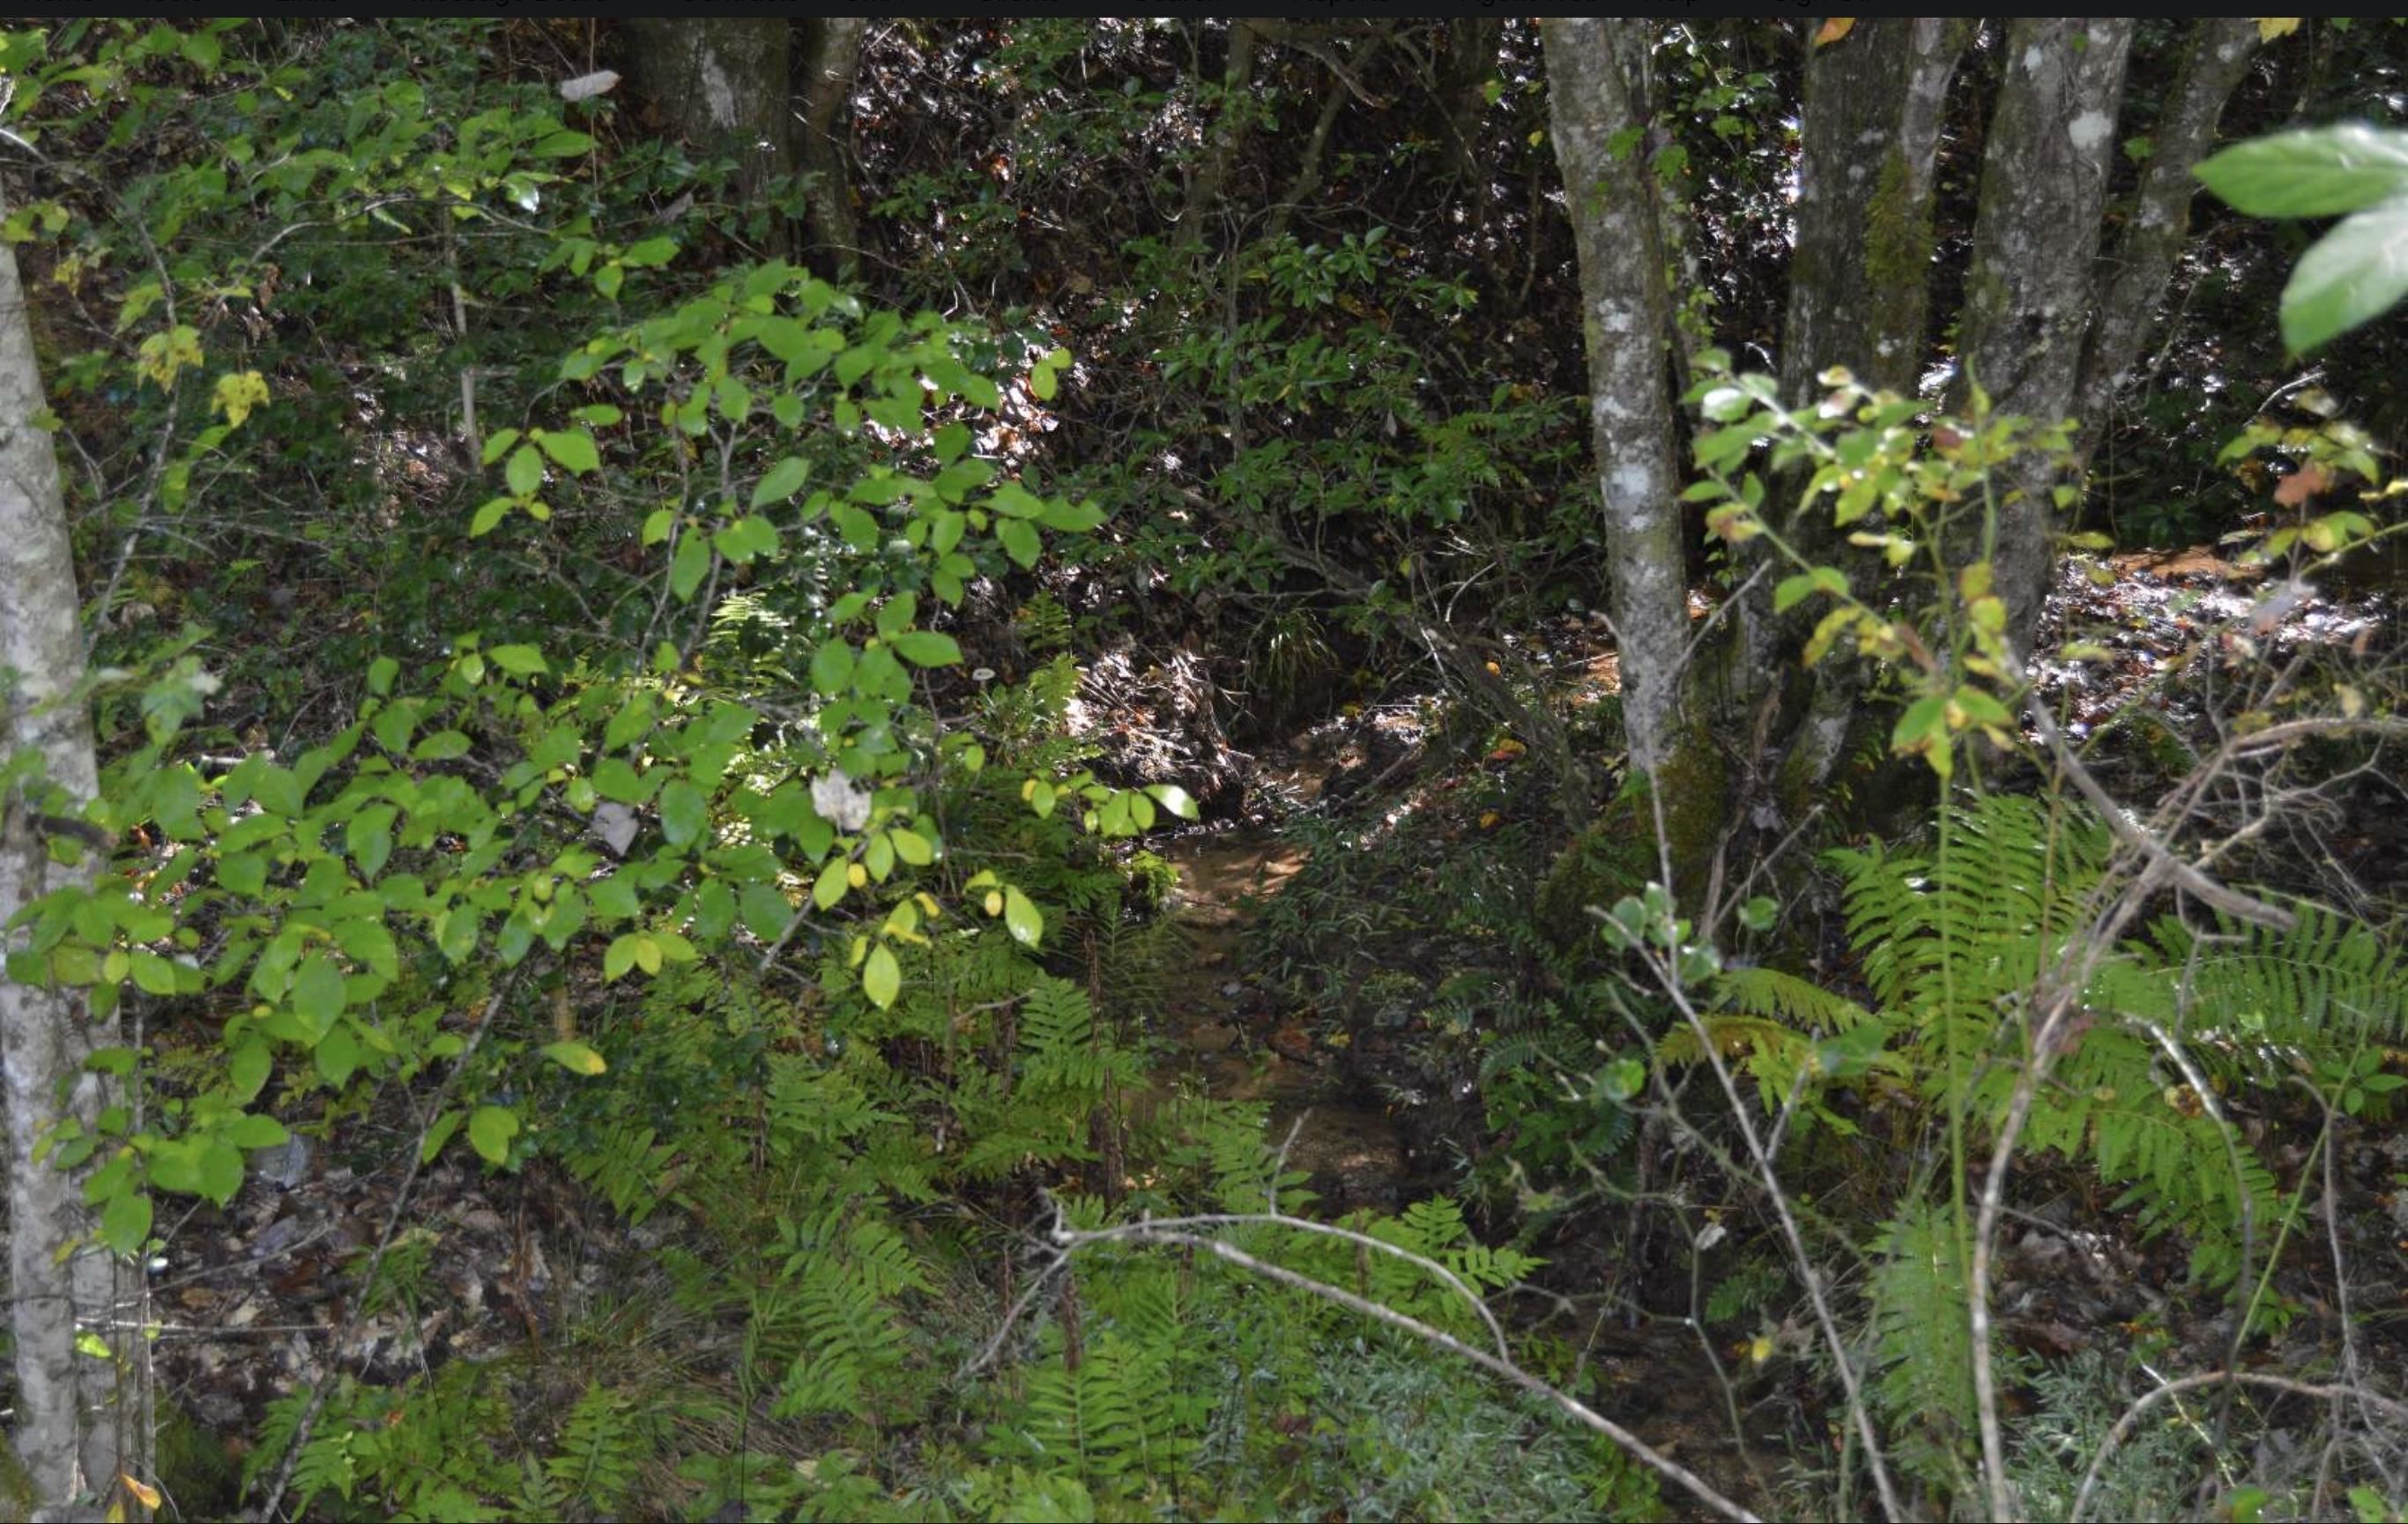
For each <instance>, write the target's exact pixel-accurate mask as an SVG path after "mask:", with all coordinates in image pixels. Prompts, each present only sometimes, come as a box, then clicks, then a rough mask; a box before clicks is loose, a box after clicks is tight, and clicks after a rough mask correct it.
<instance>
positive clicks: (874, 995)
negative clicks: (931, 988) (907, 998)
mask: <svg viewBox="0 0 2408 1524" xmlns="http://www.w3.org/2000/svg"><path fill="white" fill-rule="evenodd" d="M902 987H903V970H902V969H901V968H900V967H899V966H898V965H897V964H896V961H895V955H894V954H893V953H891V952H889V951H888V950H887V947H886V944H885V943H884V942H879V943H877V944H876V945H875V946H873V947H871V948H870V949H869V960H868V961H867V962H866V963H864V964H863V965H862V966H861V992H862V993H863V994H864V995H867V996H868V997H869V1003H870V1004H872V1005H874V1006H876V1007H878V1009H880V1010H881V1011H883V1010H885V1009H886V1008H887V1007H888V1006H890V1005H893V1004H894V1003H895V997H896V994H897V993H898V992H899V991H900V990H901V989H902Z"/></svg>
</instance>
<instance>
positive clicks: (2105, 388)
mask: <svg viewBox="0 0 2408 1524" xmlns="http://www.w3.org/2000/svg"><path fill="white" fill-rule="evenodd" d="M2260 46H2262V43H2261V41H2260V39H2259V36H2258V33H2257V22H2255V21H2252V20H2250V19H2248V18H2246V17H2239V18H2235V17H2216V18H2213V19H2210V20H2207V21H2202V22H2199V23H2197V25H2196V26H2194V27H2193V29H2192V32H2191V37H2190V47H2189V50H2188V51H2187V52H2186V54H2185V55H2184V57H2183V65H2182V72H2181V74H2180V76H2179V77H2177V78H2176V79H2175V80H2174V89H2173V94H2172V96H2171V98H2170V99H2169V100H2168V101H2167V103H2166V109H2165V114H2164V116H2163V117H2161V118H2160V119H2159V120H2158V122H2157V131H2156V133H2155V134H2154V135H2152V151H2151V153H2150V155H2149V165H2148V168H2147V170H2146V172H2144V173H2143V175H2142V177H2141V188H2140V190H2139V192H2138V193H2137V194H2135V195H2134V196H2133V198H2132V206H2131V209H2130V212H2129V214H2128V216H2127V217H2126V219H2125V222H2124V226H2123V230H2122V232H2121V233H2119V234H2118V235H2117V237H2116V238H2115V244H2114V249H2113V250H2112V251H2111V252H2109V253H2108V254H2107V256H2106V257H2105V259H2104V260H2103V261H2102V262H2101V267H2100V271H2099V286H2100V297H2099V314H2098V317H2097V319H2096V321H2094V322H2093V323H2092V324H2091V329H2090V338H2089V343H2088V345H2087V347H2086V348H2085V351H2084V353H2083V357H2082V381H2081V387H2080V392H2079V395H2078V397H2077V400H2076V403H2075V408H2074V416H2075V418H2076V419H2078V420H2079V421H2080V423H2081V424H2082V432H2081V434H2080V436H2079V439H2078V441H2077V448H2078V449H2079V451H2080V453H2081V457H2082V459H2083V460H2085V462H2086V461H2087V460H2088V459H2089V456H2090V453H2091V452H2092V451H2093V450H2096V449H2097V448H2098V447H2099V442H2100V439H2102V438H2103V437H2104V435H2105V433H2106V428H2107V420H2108V415H2109V412H2110V410H2112V409H2113V407H2114V401H2115V394H2116V392H2117V391H2118V390H2120V389H2121V387H2122V386H2123V384H2124V381H2125V380H2126V379H2127V378H2128V376H2129V375H2130V373H2131V368H2132V366H2133V363H2134V362H2135V361H2137V360H2138V359H2139V358H2140V357H2141V354H2142V352H2143V350H2145V349H2146V348H2147V347H2148V344H2149V341H2150V339H2151V338H2152V337H2153V336H2154V334H2155V332H2156V329H2157V312H2158V307H2159V305H2160V304H2161V303H2162V302H2163V301H2164V299H2165V295H2166V285H2167V282H2168V281H2169V280H2171V278H2172V276H2173V269H2174V262H2175V261H2176V260H2177V259H2179V258H2181V257H2182V250H2183V240H2184V238H2185V237H2186V235H2187V234H2188V233H2189V231H2190V201H2191V197H2192V196H2193V195H2194V194H2197V193H2198V191H2199V188H2200V186H2199V181H2198V180H2194V179H2193V178H2192V177H2191V166H2192V165H2196V164H2198V163H2199V161H2200V160H2201V159H2203V158H2205V157H2206V156H2207V151H2208V150H2209V149H2210V148H2211V147H2213V146H2214V142H2215V123H2216V122H2217V120H2218V119H2219V118H2221V117H2222V116H2223V114H2224V103H2225V102H2226V101H2228V100H2229V99H2230V98H2231V97H2232V92H2233V90H2234V88H2235V87H2236V86H2238V85H2239V84H2240V83H2241V79H2242V76H2243V75H2245V74H2247V73H2248V72H2249V65H2250V62H2251V61H2252V60H2253V59H2255V58H2256V57H2257V50H2258V48H2259V47H2260Z"/></svg>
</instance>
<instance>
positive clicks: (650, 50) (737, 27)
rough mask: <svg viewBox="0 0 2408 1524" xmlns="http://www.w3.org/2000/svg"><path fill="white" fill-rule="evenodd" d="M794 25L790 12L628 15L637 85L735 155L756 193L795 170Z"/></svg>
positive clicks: (695, 133)
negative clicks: (728, 14) (792, 82)
mask: <svg viewBox="0 0 2408 1524" xmlns="http://www.w3.org/2000/svg"><path fill="white" fill-rule="evenodd" d="M793 33H794V23H793V22H791V21H789V20H788V19H787V18H785V17H783V16H678V17H668V18H662V17H648V18H638V19H635V20H631V21H629V22H627V34H628V44H629V47H628V59H627V70H628V73H629V75H630V76H631V77H632V78H633V81H634V83H635V86H636V90H637V92H638V93H639V94H641V95H642V96H643V97H644V98H645V99H646V100H648V101H650V102H651V103H652V105H653V106H654V107H655V108H658V109H659V111H660V113H661V118H662V121H663V122H665V123H666V124H667V127H668V130H669V131H670V132H671V133H673V134H674V135H676V136H677V137H679V138H681V139H682V140H683V141H685V142H686V143H688V144H690V145H691V146H693V147H694V148H695V149H698V150H700V151H703V152H705V153H709V154H713V155H717V154H727V155H731V156H733V157H734V158H735V160H736V165H737V168H736V183H737V194H738V195H740V196H743V197H744V198H746V199H747V200H748V201H749V200H751V199H752V198H753V196H754V195H755V194H758V193H759V192H760V191H761V190H762V189H763V188H764V187H766V186H767V185H768V184H770V183H771V182H772V181H774V180H779V179H781V178H783V177H785V176H789V175H792V174H793V173H794V172H795V167H796V157H795V140H796V132H795V127H794V106H793V102H792V99H791V96H792V85H791V79H792V76H791V74H790V60H791V56H792V37H793ZM774 241H776V242H779V243H781V244H783V243H784V242H785V239H784V238H783V237H781V238H779V239H777V240H774ZM773 252H781V253H782V252H785V249H784V248H782V247H781V248H778V249H775V250H774V251H773Z"/></svg>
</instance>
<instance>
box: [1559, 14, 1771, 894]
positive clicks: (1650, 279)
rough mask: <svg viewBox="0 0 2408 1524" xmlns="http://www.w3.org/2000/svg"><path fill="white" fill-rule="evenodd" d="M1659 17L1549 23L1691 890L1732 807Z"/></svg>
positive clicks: (1621, 536)
mask: <svg viewBox="0 0 2408 1524" xmlns="http://www.w3.org/2000/svg"><path fill="white" fill-rule="evenodd" d="M1650 24H1651V23H1648V22H1632V21H1600V20H1594V19H1588V18H1582V19H1576V20H1563V21H1555V20H1550V21H1546V22H1542V23H1541V36H1542V39H1543V42H1544V45H1545V48H1546V60H1547V82H1548V83H1547V93H1548V100H1549V108H1550V111H1551V114H1552V120H1553V123H1554V135H1555V158H1556V162H1557V163H1558V164H1559V165H1561V166H1562V170H1563V180H1564V198H1565V201H1566V202H1567V204H1568V206H1569V208H1570V213H1571V221H1572V234H1573V238H1574V242H1575V245H1576V247H1577V249H1578V251H1579V257H1580V283H1581V326H1582V330H1583V334H1584V338H1585V340H1586V343H1587V349H1588V376H1589V394H1590V395H1589V434H1590V439H1591V442H1592V444H1593V446H1594V448H1595V450H1596V453H1597V470H1598V482H1599V493H1600V498H1601V503H1600V506H1601V507H1602V509H1603V513H1604V528H1605V537H1604V538H1605V551H1606V569H1607V572H1608V574H1609V575H1610V577H1611V578H1612V581H1613V593H1612V598H1611V603H1612V608H1613V621H1614V633H1615V636H1616V639H1617V641H1618V643H1619V648H1620V654H1621V662H1622V704H1623V714H1624V717H1625V721H1626V723H1627V727H1628V731H1629V739H1630V760H1631V764H1632V766H1633V767H1634V768H1636V769H1639V770H1641V771H1643V772H1644V773H1646V774H1647V776H1648V777H1649V778H1650V779H1651V780H1652V781H1653V783H1654V785H1655V788H1656V796H1657V798H1658V800H1659V801H1660V803H1661V805H1662V806H1663V808H1664V809H1665V810H1666V812H1667V821H1666V824H1667V826H1668V828H1669V832H1670V841H1667V842H1666V843H1665V845H1666V847H1667V849H1668V851H1669V853H1670V857H1671V859H1672V864H1673V868H1674V870H1675V873H1676V875H1678V876H1681V877H1682V878H1683V880H1684V882H1683V883H1682V884H1681V885H1680V888H1681V891H1682V893H1683V894H1684V896H1686V895H1691V894H1694V893H1695V892H1696V890H1697V888H1698V887H1699V884H1697V883H1696V882H1693V881H1692V880H1691V879H1690V877H1689V873H1690V870H1693V869H1698V868H1700V867H1701V866H1702V864H1703V862H1704V861H1705V859H1706V858H1707V857H1708V856H1710V855H1711V854H1712V853H1713V849H1714V847H1715V846H1716V845H1717V844H1718V843H1717V840H1716V837H1717V833H1718V831H1719V829H1720V826H1721V823H1722V818H1723V812H1724V809H1725V806H1726V803H1727V801H1726V799H1725V797H1724V795H1725V790H1724V788H1723V786H1722V779H1721V775H1720V767H1719V763H1718V760H1717V758H1716V754H1714V752H1713V748H1712V746H1711V743H1710V742H1709V741H1708V740H1706V737H1705V732H1704V726H1703V723H1702V722H1703V719H1704V716H1703V715H1701V714H1699V713H1698V712H1696V706H1691V707H1690V708H1689V709H1687V710H1685V711H1684V686H1685V685H1686V683H1687V681H1688V677H1689V675H1690V674H1689V673H1687V672H1686V671H1684V663H1685V656H1686V653H1687V649H1688V643H1689V614H1688V588H1687V586H1686V581H1687V579H1686V568H1687V556H1686V554H1685V550H1686V548H1685V546H1684V544H1683V541H1682V532H1681V522H1682V520H1681V510H1680V503H1679V491H1680V483H1679V469H1678V466H1677V463H1676V461H1675V458H1674V454H1673V448H1672V395H1671V391H1670V386H1669V384H1668V365H1667V363H1668V359H1669V350H1668V346H1669V345H1670V341H1671V304H1670V298H1669V296H1668V295H1667V293H1666V291H1665V286H1664V281H1665V272H1664V257H1665V247H1664V239H1663V234H1662V229H1661V228H1660V226H1659V225H1658V215H1659V212H1660V207H1659V205H1658V201H1657V195H1656V183H1655V180H1656V177H1655V175H1654V173H1653V172H1652V171H1651V169H1650V168H1649V166H1648V164H1647V161H1646V158H1645V155H1644V154H1643V153H1642V152H1641V151H1640V149H1639V145H1640V144H1641V141H1643V138H1644V129H1645V127H1646V124H1647V109H1646V105H1645V72H1644V70H1645V63H1646V57H1647V51H1648V41H1649V38H1648V32H1649V27H1650Z"/></svg>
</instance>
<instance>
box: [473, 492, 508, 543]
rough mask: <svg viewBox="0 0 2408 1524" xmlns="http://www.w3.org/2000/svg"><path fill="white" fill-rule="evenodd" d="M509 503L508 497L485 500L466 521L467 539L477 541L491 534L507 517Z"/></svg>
mask: <svg viewBox="0 0 2408 1524" xmlns="http://www.w3.org/2000/svg"><path fill="white" fill-rule="evenodd" d="M511 501H512V500H511V499H510V498H508V497H488V498H487V499H485V501H484V502H483V503H482V504H481V505H480V506H479V508H478V509H477V511H476V513H475V515H474V516H472V517H471V518H470V519H469V520H468V538H469V539H480V538H481V537H483V536H485V535H489V534H492V533H493V532H494V530H495V528H497V527H498V526H499V525H500V524H501V522H502V521H503V520H504V519H506V518H508V517H509V513H510V504H511Z"/></svg>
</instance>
